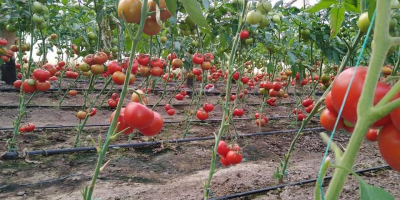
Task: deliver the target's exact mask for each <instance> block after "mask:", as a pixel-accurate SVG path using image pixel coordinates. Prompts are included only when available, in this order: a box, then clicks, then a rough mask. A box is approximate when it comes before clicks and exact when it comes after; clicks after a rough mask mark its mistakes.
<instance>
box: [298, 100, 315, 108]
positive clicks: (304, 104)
mask: <svg viewBox="0 0 400 200" xmlns="http://www.w3.org/2000/svg"><path fill="white" fill-rule="evenodd" d="M313 103H314V101H313V100H312V99H310V98H307V99H304V100H303V102H301V105H303V106H304V107H308V106H311V104H313Z"/></svg>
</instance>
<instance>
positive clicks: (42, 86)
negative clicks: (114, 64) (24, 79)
mask: <svg viewBox="0 0 400 200" xmlns="http://www.w3.org/2000/svg"><path fill="white" fill-rule="evenodd" d="M50 86H51V84H50V82H49V81H45V82H40V81H36V82H35V88H36V90H39V91H42V92H44V91H47V90H49V89H50Z"/></svg>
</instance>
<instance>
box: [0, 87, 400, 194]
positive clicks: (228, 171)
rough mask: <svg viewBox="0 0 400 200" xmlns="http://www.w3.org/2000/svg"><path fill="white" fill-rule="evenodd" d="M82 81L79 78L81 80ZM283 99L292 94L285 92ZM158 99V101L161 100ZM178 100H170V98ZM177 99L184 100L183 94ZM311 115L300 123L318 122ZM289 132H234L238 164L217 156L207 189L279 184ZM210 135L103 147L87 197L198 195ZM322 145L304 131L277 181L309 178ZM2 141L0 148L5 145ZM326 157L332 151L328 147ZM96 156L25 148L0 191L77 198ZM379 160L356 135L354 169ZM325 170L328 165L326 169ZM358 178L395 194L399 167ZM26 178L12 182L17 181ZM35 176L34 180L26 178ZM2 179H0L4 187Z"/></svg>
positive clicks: (3, 174) (76, 101) (9, 100)
mask: <svg viewBox="0 0 400 200" xmlns="http://www.w3.org/2000/svg"><path fill="white" fill-rule="evenodd" d="M83 86H84V85H83ZM81 97H82V96H77V97H67V99H66V102H65V105H82V102H83V101H82V98H81ZM157 98H158V96H157V95H150V102H151V103H154V102H155V101H156V100H157ZM58 100H59V95H56V94H51V93H45V94H41V95H40V96H38V97H36V98H35V99H34V101H33V104H36V105H54V104H55V105H58ZM207 100H208V101H209V102H212V103H216V102H217V101H218V98H217V97H216V96H209V97H208V99H207ZM285 101H286V102H290V101H293V99H287V100H285ZM247 102H260V98H259V97H258V96H250V97H249V98H248V99H247ZM17 103H18V93H15V92H2V93H1V94H0V105H16V104H17ZM162 103H165V101H162ZM177 103H180V102H176V101H175V100H173V101H172V104H177ZM183 103H189V100H188V99H186V100H185V101H184V102H183ZM175 108H176V111H177V112H176V113H177V114H176V115H175V116H174V117H169V116H167V115H165V111H164V109H163V108H162V107H159V108H157V109H156V111H158V112H160V113H162V114H163V116H164V119H165V121H182V120H184V115H183V113H182V112H184V110H185V109H188V107H187V106H176V107H175ZM243 108H244V109H245V110H246V112H245V116H244V117H251V116H252V115H253V114H252V113H254V112H256V110H257V109H258V108H257V107H256V106H245V105H243ZM293 108H294V105H290V107H288V106H276V107H267V109H266V111H265V113H267V114H268V116H278V115H279V116H287V115H289V114H290V113H291V111H292V110H293ZM17 111H18V109H16V108H13V109H11V108H3V109H0V113H1V114H0V127H11V126H12V122H11V120H12V119H13V118H14V117H15V116H16V114H17ZM221 111H222V109H221V106H216V108H215V110H214V111H213V112H212V113H211V116H210V118H211V119H218V118H220V116H221ZM75 112H76V110H59V109H58V108H30V109H29V113H28V115H27V117H26V118H24V122H33V123H35V124H36V126H45V125H76V124H77V123H78V120H77V119H76V117H75ZM111 112H112V110H109V109H99V110H98V114H97V115H96V116H94V117H92V118H91V119H89V122H88V124H106V123H108V118H109V115H110V113H111ZM235 125H236V128H237V131H238V133H239V134H246V133H254V132H257V129H258V128H257V127H256V126H255V125H254V121H253V120H240V121H237V122H236V123H235ZM318 126H319V124H318V119H317V118H316V119H315V120H313V121H312V123H310V124H309V126H308V127H318ZM218 128H219V123H193V126H192V128H191V129H190V132H189V134H188V135H187V137H189V138H190V137H205V136H212V135H213V134H214V133H216V131H217V130H218ZM296 128H298V125H296V124H295V123H293V119H292V118H286V119H280V120H271V121H270V122H269V123H268V125H267V126H266V127H264V128H262V131H272V130H287V129H296ZM183 129H184V124H183V123H174V124H166V125H165V127H164V129H163V131H162V134H160V135H159V136H158V137H156V138H143V137H139V136H138V135H136V136H135V137H134V138H133V140H132V141H131V142H142V141H148V140H165V139H176V138H181V137H182V132H183ZM11 133H12V132H11V131H0V146H1V147H2V148H3V147H4V146H5V145H6V143H5V141H6V140H7V139H8V138H10V137H11V136H12V135H11ZM106 133H107V127H102V128H87V129H85V131H84V133H83V135H82V140H81V145H82V146H91V143H89V142H88V141H86V140H85V138H86V136H87V135H90V134H92V135H93V136H94V137H96V138H97V136H98V135H101V136H102V138H104V137H105V135H106ZM75 136H76V131H75V130H73V129H48V130H37V131H34V132H33V133H29V134H21V135H20V136H19V138H18V142H19V144H20V149H21V150H22V149H25V150H39V149H56V148H69V147H71V146H72V143H73V140H74V139H75ZM293 137H294V134H293V133H288V134H277V135H270V136H257V137H249V138H240V139H238V140H237V142H238V143H239V144H240V146H241V147H242V149H243V157H244V160H243V162H242V163H241V164H239V165H235V166H230V167H223V166H222V165H220V164H219V163H218V164H217V172H216V173H215V175H214V177H213V180H212V184H211V190H212V193H213V195H214V197H219V196H224V195H228V194H232V193H238V192H244V191H248V190H255V189H260V188H264V187H268V186H273V185H277V184H279V183H278V182H277V181H276V180H274V179H273V178H272V177H273V174H274V172H275V170H276V168H277V167H278V166H279V163H280V161H281V159H282V158H283V156H284V154H285V153H286V152H287V149H288V147H289V144H290V141H291V140H292V138H293ZM348 139H349V135H348V134H346V133H342V132H338V133H337V135H336V136H335V139H334V140H335V142H336V143H337V144H338V145H339V146H343V147H345V146H346V144H347V142H348ZM126 141H127V136H122V137H120V138H119V139H118V140H117V141H116V142H115V143H116V144H121V143H125V142H126ZM212 146H213V141H201V142H190V143H182V144H168V143H165V144H164V145H163V146H161V147H157V148H152V149H151V148H144V149H131V148H130V149H113V150H110V151H109V152H108V153H107V157H106V159H105V160H111V161H110V163H109V165H108V166H107V167H106V168H105V170H104V171H103V172H102V173H101V174H100V176H99V179H98V181H97V184H96V188H95V192H94V198H96V199H104V200H105V199H107V200H117V199H120V200H123V199H126V200H128V199H168V200H170V199H171V200H175V199H176V200H181V199H185V200H186V199H202V195H203V189H204V186H203V185H204V182H205V181H206V179H207V177H208V172H209V164H210V155H211V149H212ZM325 147H326V145H325V144H324V142H323V141H322V140H321V139H320V137H319V135H318V132H309V133H304V134H303V136H302V137H301V138H300V140H299V141H298V143H297V144H296V150H295V152H294V154H293V155H292V159H291V163H290V166H289V169H288V177H287V178H286V180H285V182H296V181H301V180H305V179H312V178H315V177H316V176H317V174H318V169H319V166H320V162H321V158H322V155H323V152H324V150H325ZM5 150H6V149H4V151H5ZM330 157H333V155H331V154H330ZM96 162H97V156H96V154H95V153H93V152H92V153H81V154H63V155H56V156H49V157H44V156H31V157H29V158H27V159H25V160H24V159H15V160H0V199H10V200H19V199H65V200H66V199H82V197H81V194H80V191H81V189H82V185H89V184H90V180H91V177H92V175H93V169H94V167H95V164H96ZM382 165H385V163H384V161H383V160H382V159H381V157H380V154H379V150H378V148H377V145H376V143H372V142H368V141H366V142H364V143H363V145H362V147H361V150H360V154H359V155H358V157H357V160H356V164H355V165H354V170H359V169H364V168H370V167H376V166H382ZM330 173H331V171H330V172H329V174H330ZM363 178H364V180H365V181H366V182H368V183H370V184H372V185H375V186H379V187H382V188H384V189H386V190H387V191H389V192H390V193H392V194H393V196H394V197H395V199H400V185H399V183H400V174H399V173H397V172H394V171H392V170H382V171H378V172H370V173H365V174H364V175H363ZM27 183H28V184H29V185H20V184H27ZM34 183H36V184H34ZM5 186H7V187H5ZM313 191H314V184H304V185H300V186H291V187H285V188H283V189H280V190H274V191H270V192H268V193H263V194H260V195H253V196H246V197H243V198H240V199H257V200H261V199H264V200H292V199H293V200H295V199H296V200H297V199H299V200H304V199H313ZM340 199H343V200H349V199H359V186H358V183H357V182H356V180H355V179H354V178H350V179H349V181H347V183H346V186H345V188H344V191H343V193H342V195H341V198H340Z"/></svg>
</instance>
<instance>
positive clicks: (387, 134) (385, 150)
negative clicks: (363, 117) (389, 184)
mask: <svg viewBox="0 0 400 200" xmlns="http://www.w3.org/2000/svg"><path fill="white" fill-rule="evenodd" d="M378 147H379V151H380V152H381V155H382V157H383V159H384V160H385V161H386V162H387V163H388V164H389V166H390V167H391V168H392V169H394V170H396V171H397V172H400V159H399V156H400V130H398V129H396V127H395V126H394V125H393V124H391V123H390V124H388V125H385V126H384V127H383V128H382V129H381V130H380V131H379V136H378Z"/></svg>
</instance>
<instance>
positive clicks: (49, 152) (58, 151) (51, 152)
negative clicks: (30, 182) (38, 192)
mask: <svg viewBox="0 0 400 200" xmlns="http://www.w3.org/2000/svg"><path fill="white" fill-rule="evenodd" d="M321 130H325V129H324V128H322V127H317V128H309V129H304V130H303V132H312V131H321ZM297 131H298V129H293V130H283V131H268V132H261V133H249V134H239V135H238V137H240V138H246V137H254V136H267V135H274V134H284V133H293V132H297ZM214 139H215V137H213V136H210V137H200V138H186V139H175V140H167V141H161V142H158V141H154V142H142V143H126V144H116V145H110V146H109V148H110V149H116V148H143V147H155V146H160V145H162V144H163V143H185V142H194V141H204V140H214ZM87 151H96V147H93V146H92V147H80V148H68V149H52V150H36V151H26V152H24V153H23V155H20V154H19V153H18V152H7V153H5V154H3V155H2V156H1V159H12V158H21V156H22V157H25V156H30V155H43V156H50V155H57V154H66V153H76V152H87Z"/></svg>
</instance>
